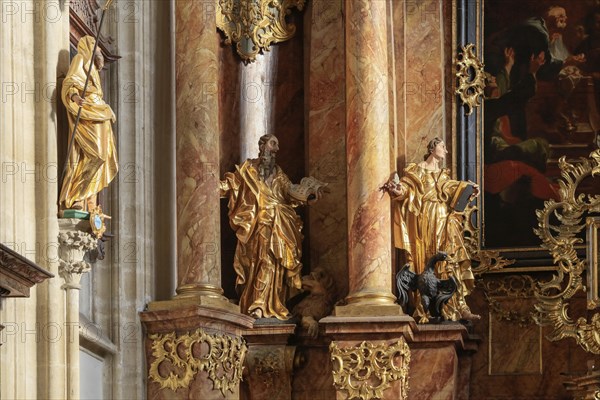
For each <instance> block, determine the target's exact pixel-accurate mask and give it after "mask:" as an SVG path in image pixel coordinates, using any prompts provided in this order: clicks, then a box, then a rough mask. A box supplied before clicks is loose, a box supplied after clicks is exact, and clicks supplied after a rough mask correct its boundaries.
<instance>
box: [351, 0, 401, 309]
mask: <svg viewBox="0 0 600 400" xmlns="http://www.w3.org/2000/svg"><path fill="white" fill-rule="evenodd" d="M345 6H346V27H345V30H346V45H345V49H346V158H347V190H348V252H349V254H348V269H349V289H350V294H349V295H348V297H347V301H348V304H349V305H352V304H356V305H371V304H379V305H392V304H393V303H394V301H395V296H394V295H393V294H392V293H391V288H392V272H391V228H390V200H389V197H388V196H387V195H383V193H382V192H381V191H379V187H380V186H381V185H383V184H384V183H385V182H386V181H387V179H388V178H389V175H390V172H391V171H390V125H389V97H388V57H387V51H388V49H387V31H386V28H387V23H386V2H384V1H367V0H346V3H345Z"/></svg>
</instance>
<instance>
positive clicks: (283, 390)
mask: <svg viewBox="0 0 600 400" xmlns="http://www.w3.org/2000/svg"><path fill="white" fill-rule="evenodd" d="M295 329H296V325H295V324H287V323H276V324H263V323H261V320H260V319H259V320H257V321H256V322H255V323H254V326H253V327H252V328H251V329H247V330H246V331H245V332H244V339H245V340H246V344H247V346H248V354H247V355H246V360H245V363H244V381H243V382H242V384H241V386H240V392H241V393H240V398H241V399H242V400H291V399H292V374H293V369H294V364H295V363H294V360H295V352H296V347H295V346H289V345H288V342H289V340H290V337H291V336H292V335H293V334H294V331H295Z"/></svg>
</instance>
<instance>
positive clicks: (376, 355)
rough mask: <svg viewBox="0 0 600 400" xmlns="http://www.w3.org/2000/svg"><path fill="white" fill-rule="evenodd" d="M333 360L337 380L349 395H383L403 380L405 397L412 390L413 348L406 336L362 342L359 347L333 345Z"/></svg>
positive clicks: (336, 384) (332, 343)
mask: <svg viewBox="0 0 600 400" xmlns="http://www.w3.org/2000/svg"><path fill="white" fill-rule="evenodd" d="M329 351H330V353H331V360H332V362H333V382H334V385H335V386H336V389H337V390H340V391H345V392H347V396H348V398H349V399H354V398H359V399H361V400H368V399H381V398H383V392H384V391H385V390H386V389H388V388H389V387H391V385H392V382H394V381H397V380H401V385H402V399H406V398H407V394H408V389H409V387H408V365H409V363H410V349H409V347H408V344H406V341H404V339H401V340H398V342H396V343H395V344H392V345H388V344H386V343H381V344H377V345H376V344H373V343H368V342H362V343H361V344H360V345H358V346H356V347H347V348H339V347H338V345H337V344H336V342H331V345H330V346H329Z"/></svg>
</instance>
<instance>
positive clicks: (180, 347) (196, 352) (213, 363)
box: [148, 329, 248, 397]
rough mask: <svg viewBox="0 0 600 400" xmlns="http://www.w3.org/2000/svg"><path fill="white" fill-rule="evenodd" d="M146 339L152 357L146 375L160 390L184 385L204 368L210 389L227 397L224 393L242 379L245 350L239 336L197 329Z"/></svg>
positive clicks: (185, 386)
mask: <svg viewBox="0 0 600 400" xmlns="http://www.w3.org/2000/svg"><path fill="white" fill-rule="evenodd" d="M149 339H150V340H152V357H153V358H154V359H153V361H152V363H151V364H150V370H149V373H148V376H149V377H150V380H152V381H154V382H157V383H158V384H159V385H160V387H161V388H162V389H165V388H166V389H170V390H177V389H179V388H187V387H189V385H190V384H191V382H192V380H193V379H194V377H195V376H196V374H197V373H198V372H199V371H206V372H207V373H208V378H209V379H210V380H211V381H212V382H213V389H214V390H220V391H221V393H222V394H223V397H226V392H227V391H229V392H232V393H233V392H234V390H235V387H236V386H237V385H238V384H239V383H240V381H241V379H242V370H243V364H244V357H245V356H246V351H247V350H248V348H247V346H246V343H245V342H244V341H243V339H242V338H238V337H231V336H228V335H222V334H210V333H207V332H206V331H204V330H203V329H197V330H196V331H194V332H192V333H187V334H182V335H177V334H176V333H175V332H170V333H154V334H151V335H149ZM203 349H206V350H203ZM201 351H202V353H200V352H201ZM167 373H168V375H166V374H167ZM165 375H166V376H165Z"/></svg>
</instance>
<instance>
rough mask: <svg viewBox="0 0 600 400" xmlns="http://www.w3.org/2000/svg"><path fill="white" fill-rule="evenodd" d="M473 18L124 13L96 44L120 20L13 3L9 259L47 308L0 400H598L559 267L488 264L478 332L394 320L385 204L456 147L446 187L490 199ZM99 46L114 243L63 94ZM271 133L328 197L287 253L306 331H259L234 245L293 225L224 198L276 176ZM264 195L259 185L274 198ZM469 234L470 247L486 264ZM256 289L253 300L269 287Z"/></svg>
mask: <svg viewBox="0 0 600 400" xmlns="http://www.w3.org/2000/svg"><path fill="white" fill-rule="evenodd" d="M467 3H470V2H463V1H439V0H424V1H419V2H414V1H408V0H406V1H405V0H401V1H380V0H360V1H359V0H344V1H331V0H309V1H304V0H290V1H285V2H275V1H266V0H253V1H250V2H236V1H230V0H219V1H217V2H214V1H211V2H207V1H196V0H194V1H191V0H169V1H137V0H135V1H119V0H116V1H114V3H112V4H110V7H108V8H107V10H106V15H105V20H104V25H103V26H102V27H101V28H100V27H99V16H100V15H101V10H102V7H103V6H104V5H106V4H107V3H106V2H105V1H104V0H71V1H69V2H64V1H61V0H47V1H44V2H39V1H34V0H26V1H18V2H11V1H3V2H2V4H1V5H0V7H1V8H0V18H2V20H3V24H2V26H1V27H0V29H1V32H2V35H1V36H0V41H1V43H2V49H3V51H4V52H5V54H7V55H8V56H7V57H3V58H2V61H0V67H1V68H0V76H1V77H2V80H1V82H2V92H1V96H2V103H1V104H2V118H0V126H1V127H2V133H1V135H0V157H1V159H0V167H1V170H0V173H1V174H0V185H1V186H0V243H2V246H3V247H2V248H1V250H2V252H1V253H0V255H1V254H4V253H5V249H4V247H6V248H8V249H9V251H6V253H10V254H11V256H13V255H15V254H16V255H21V256H25V257H27V258H29V259H31V260H32V261H33V262H35V266H32V265H30V269H31V268H32V271H34V272H32V274H30V275H27V274H20V275H19V279H21V280H23V279H24V280H26V281H28V282H30V283H32V282H35V283H36V286H35V287H33V288H31V289H28V290H30V297H29V298H28V299H12V298H8V299H3V301H2V303H1V307H0V325H2V326H3V327H4V328H3V329H2V330H1V331H0V339H1V341H0V345H1V346H0V398H7V399H12V398H48V399H98V398H107V399H109V398H110V399H132V398H136V399H144V398H147V399H191V398H201V399H207V400H209V399H211V400H212V399H235V400H246V399H265V400H266V399H277V400H302V399H307V400H308V399H319V400H321V399H322V400H330V399H340V400H341V399H394V400H396V399H410V400H418V399H439V400H446V399H448V400H450V399H453V400H469V399H471V400H479V399H497V400H500V399H502V400H508V399H512V400H525V399H544V400H563V399H570V398H574V397H575V396H580V397H581V396H585V395H587V396H589V395H592V394H593V393H594V392H595V391H596V390H597V389H600V388H596V386H597V379H596V378H597V372H596V371H595V369H594V368H595V367H593V366H594V365H598V364H597V362H595V360H596V356H595V355H593V354H590V353H589V352H586V351H584V350H583V349H582V348H580V347H579V346H578V345H577V344H576V343H575V341H572V340H569V339H567V340H562V341H555V342H551V341H549V340H547V339H546V336H548V335H549V334H550V333H551V332H552V328H551V327H541V326H539V325H538V324H537V323H536V315H535V312H534V310H535V306H536V304H537V303H536V302H537V298H536V288H537V287H538V282H540V281H547V280H548V279H550V277H551V274H552V273H553V272H555V271H556V266H554V265H551V262H549V263H548V264H543V263H542V262H541V261H539V259H526V260H520V263H519V264H517V265H512V268H508V266H506V268H504V267H503V266H502V265H500V266H499V267H497V268H495V269H494V268H491V269H490V268H488V269H487V270H486V269H485V268H482V267H481V265H484V264H485V263H486V262H488V261H489V259H492V258H494V257H496V256H498V254H496V253H481V255H475V253H473V254H471V255H470V256H472V257H473V258H472V261H473V271H474V272H475V276H474V277H475V281H474V283H475V286H474V288H470V294H469V295H468V296H467V297H466V301H467V303H468V305H469V307H470V310H471V312H472V315H471V316H479V315H480V316H481V319H479V320H478V319H473V320H470V321H467V320H464V319H463V320H457V321H436V322H437V323H433V322H434V321H431V323H419V322H421V321H417V320H415V318H413V314H412V313H407V312H406V310H403V308H402V307H401V306H400V304H398V300H397V297H398V290H397V282H396V273H397V272H398V271H399V270H400V268H402V266H403V265H404V263H405V262H406V261H407V260H406V259H405V258H406V254H404V253H402V252H401V251H399V250H397V249H396V247H398V246H395V245H394V236H393V235H394V233H393V232H394V229H393V225H394V213H393V211H392V207H393V204H392V201H393V199H392V198H391V196H389V195H388V194H386V192H385V190H382V187H383V186H384V185H385V184H386V182H389V181H390V179H393V174H394V172H396V171H398V173H399V174H400V175H402V171H403V170H404V169H405V167H406V166H407V165H409V164H411V163H419V162H421V161H423V158H422V156H423V152H424V149H425V148H426V147H427V144H428V143H429V141H430V140H431V139H433V138H434V137H440V138H441V139H442V141H443V143H444V144H445V146H446V147H447V151H448V153H447V156H446V158H445V162H444V163H442V164H441V165H440V167H443V168H446V169H447V177H448V179H451V180H454V181H464V182H467V181H469V180H472V179H473V180H476V181H477V182H475V183H477V184H479V185H480V187H481V190H482V191H484V190H485V185H484V184H483V182H481V180H482V179H483V176H482V172H481V171H482V170H483V166H482V165H481V164H480V161H481V160H480V159H476V158H473V157H475V156H474V155H473V153H469V149H475V150H477V149H480V147H478V146H481V144H482V143H483V139H482V137H481V134H482V132H481V128H482V121H483V119H482V118H483V117H482V115H480V116H479V117H477V118H479V119H476V118H475V115H473V117H466V116H465V109H464V107H463V102H462V100H461V99H460V98H459V97H458V96H457V95H456V90H457V86H458V83H457V75H456V74H457V69H459V68H460V66H459V65H458V64H457V58H459V57H458V54H459V53H460V52H461V51H462V50H461V45H463V44H466V42H468V41H473V42H477V43H476V44H477V45H478V46H480V47H479V48H481V43H480V41H479V39H477V38H476V37H475V35H472V36H469V35H468V34H466V33H465V32H474V29H479V25H478V24H476V23H474V21H473V20H472V19H477V18H479V17H477V16H476V15H474V14H472V13H471V12H472V9H471V8H469V7H480V5H481V4H480V3H481V2H473V4H474V5H471V6H470V5H469V4H467ZM241 4H244V7H248V8H244V7H242V6H241ZM544 4H545V3H544ZM549 5H550V4H549ZM284 7H287V8H284ZM476 9H477V10H479V11H481V13H483V11H482V9H480V8H476ZM469 10H471V11H469ZM578 12H580V13H583V11H582V10H578ZM477 21H479V20H477ZM479 22H481V21H479ZM469 24H472V26H473V27H475V28H473V27H471V28H468V26H471V25H469ZM258 25H260V28H257V26H258ZM465 26H466V27H467V28H468V29H467V28H465V29H464V31H462V30H461V29H462V28H460V27H465ZM459 28H460V29H459ZM98 30H100V34H99V35H97V33H98ZM86 35H90V36H97V37H98V47H99V48H100V51H101V53H102V57H103V59H104V60H105V65H104V67H103V68H101V70H100V71H98V74H99V76H100V79H101V82H102V89H103V93H104V97H103V101H105V102H106V104H108V105H110V107H111V108H112V110H114V113H115V115H116V116H117V119H116V121H117V122H116V123H115V124H114V125H113V131H114V136H115V145H116V152H117V154H118V164H119V172H118V174H117V175H116V176H115V177H114V179H113V181H112V182H111V183H110V185H108V187H107V188H106V189H104V190H103V191H102V192H100V194H99V196H98V203H99V204H100V205H101V206H102V210H103V213H105V214H106V215H110V219H108V218H107V219H104V220H102V228H103V229H104V228H105V229H106V230H105V231H104V230H103V232H100V233H98V231H96V230H95V229H94V226H93V222H94V219H93V218H92V225H90V221H89V220H88V219H89V216H87V219H86V216H82V215H79V214H77V215H74V214H73V215H71V214H69V215H67V216H65V215H64V214H61V213H60V212H59V211H60V208H59V194H60V193H59V185H60V183H59V182H58V181H59V180H60V170H61V168H62V165H63V163H64V162H65V159H66V158H67V154H66V152H67V151H66V149H67V144H68V139H69V122H68V120H67V114H66V110H65V109H64V106H63V105H62V101H61V99H60V97H61V96H60V93H61V85H62V81H63V80H64V78H65V76H66V75H67V72H68V69H69V64H70V60H71V58H72V57H73V56H74V55H75V54H76V51H75V49H76V46H77V43H78V41H79V40H80V39H81V38H82V37H85V36H86ZM588 81H590V82H591V80H587V81H586V82H588ZM590 90H591V89H590ZM586 93H588V92H586ZM473 109H474V110H475V112H474V114H477V113H478V112H480V111H479V110H481V108H477V106H476V105H473ZM478 121H479V122H478ZM591 125H593V124H591ZM591 125H590V126H591ZM586 126H587V125H586ZM586 129H587V128H586ZM590 129H592V128H590ZM264 135H274V137H276V138H277V139H278V143H277V150H276V151H273V152H274V153H276V164H277V165H278V168H280V169H281V171H283V172H284V173H285V176H286V177H288V178H289V180H290V182H291V183H293V184H298V183H300V181H301V179H302V178H304V177H313V178H314V179H315V180H316V181H318V182H322V183H326V186H324V187H326V189H327V190H326V191H324V192H323V193H319V194H318V199H312V198H311V199H310V201H308V199H306V201H297V199H290V198H286V202H287V203H286V207H287V206H288V205H289V207H290V208H291V207H293V212H289V210H286V213H287V214H286V216H287V217H289V221H294V223H293V224H292V223H289V224H287V222H286V228H290V226H292V225H293V229H296V228H297V229H298V231H293V232H294V233H297V236H296V237H295V239H298V242H299V243H300V244H299V246H298V248H297V249H294V250H295V251H296V252H295V253H294V254H293V257H292V256H291V255H290V254H291V253H286V251H287V250H289V249H288V248H285V249H283V248H275V247H276V246H273V248H271V249H269V250H270V251H273V252H279V253H278V254H280V255H281V254H285V255H287V256H288V257H287V258H286V262H287V264H286V265H287V266H289V265H291V264H290V263H292V264H293V263H295V264H294V265H293V267H295V268H288V269H285V271H284V269H281V271H284V272H283V273H284V274H287V275H284V276H283V278H281V277H280V278H281V280H279V281H278V280H276V279H273V280H272V281H273V282H282V285H287V288H289V289H290V293H285V294H281V298H280V300H281V301H282V302H283V303H285V308H286V309H287V310H288V311H289V313H290V314H291V316H292V318H289V319H287V318H277V317H275V318H262V315H260V313H258V314H257V313H252V312H246V311H247V310H244V309H243V308H242V309H241V308H240V292H239V291H236V288H237V289H239V287H240V286H242V287H243V284H244V282H243V279H240V274H239V273H236V268H237V267H238V266H239V265H240V261H239V257H240V254H236V251H241V250H239V249H240V248H243V249H246V248H245V247H243V246H242V247H239V246H238V241H239V240H240V236H241V235H237V236H236V234H237V233H238V232H237V231H235V230H234V229H236V227H239V226H240V225H242V224H244V223H245V222H246V221H247V220H245V219H244V218H247V214H252V213H256V212H262V213H264V215H262V217H264V218H262V219H260V218H256V219H252V221H255V220H256V221H260V222H262V223H263V224H265V226H266V224H267V223H270V221H271V220H272V219H274V218H275V215H277V214H276V211H274V209H275V208H277V207H278V206H279V205H278V204H274V205H273V204H270V203H269V204H267V203H268V202H265V201H264V199H262V198H261V197H260V196H259V195H256V198H257V200H256V203H257V204H256V205H249V206H248V213H246V214H244V215H241V216H240V215H237V214H235V215H234V214H231V213H230V209H229V204H230V203H229V200H230V199H229V198H227V199H226V198H222V197H221V195H224V193H223V192H224V191H225V192H227V195H231V192H232V191H233V192H235V190H237V189H236V188H234V187H231V186H230V187H227V188H224V186H223V183H222V182H223V180H224V179H225V178H224V177H225V176H226V174H227V173H231V172H234V171H239V166H241V165H243V164H244V162H246V160H248V159H256V160H261V156H262V154H261V150H260V149H259V140H260V138H261V137H263V136H264ZM269 137H271V136H269ZM270 146H275V145H274V144H271V145H270ZM273 149H274V147H272V148H271V150H273ZM471 161H473V164H472V165H471V164H470V163H471ZM265 162H266V161H265ZM253 165H255V166H257V171H258V172H257V174H258V175H260V174H263V172H264V171H267V170H268V169H265V170H261V169H260V167H258V166H260V162H259V161H256V162H255V163H254V164H253ZM552 165H554V164H552ZM470 170H473V171H475V173H473V174H470V172H469V171H470ZM269 171H272V170H268V171H267V172H269ZM435 171H436V172H437V173H438V175H439V174H440V172H439V171H441V169H440V170H437V169H436V170H435ZM478 171H479V172H478ZM248 173H252V172H248ZM264 173H265V175H264V177H263V176H262V175H261V176H260V179H257V180H256V182H259V184H264V185H267V186H268V185H270V183H268V182H269V177H271V179H274V178H273V177H272V176H271V175H269V174H268V173H266V172H264ZM478 174H479V175H478ZM258 175H257V176H258ZM434 175H435V174H434ZM261 179H262V180H261ZM281 179H283V178H281ZM438 179H439V176H438ZM271 182H272V181H271ZM437 183H440V182H437V181H436V182H435V184H437ZM440 184H441V183H440ZM433 186H435V185H433ZM224 189H227V190H224ZM252 189H253V188H252V186H251V185H249V188H248V190H252ZM258 192H259V191H258V190H257V191H256V193H258ZM256 193H255V194H256ZM282 193H283V195H287V194H289V193H288V192H285V191H283V192H282ZM314 195H315V197H317V196H316V195H317V193H316V192H315V193H314ZM482 197H483V195H480V196H479V197H478V198H477V197H476V196H475V197H474V198H475V200H473V199H471V201H472V206H473V207H481V205H482V200H481V199H482ZM313 200H316V201H315V202H314V203H313ZM308 204H310V205H308ZM261 207H262V208H261ZM279 211H280V210H279ZM461 212H462V211H461ZM468 212H476V211H473V209H472V208H470V209H469V211H468ZM270 213H271V214H270ZM267 214H268V215H267ZM102 215H104V214H102ZM461 215H462V214H461ZM465 215H467V217H466V218H467V219H466V222H465V230H464V234H465V247H466V248H467V249H468V250H469V251H471V250H474V249H475V250H477V249H476V247H477V244H473V243H474V241H475V242H476V241H477V240H479V237H480V236H479V233H480V231H478V230H477V229H476V228H472V227H469V224H468V222H469V221H470V220H469V219H468V218H470V217H471V216H472V215H474V214H465ZM296 217H297V219H295V218H296ZM236 218H237V219H236ZM232 219H235V221H232ZM475 219H476V218H475V217H474V220H475ZM286 221H288V220H286ZM260 222H259V223H260ZM300 225H301V226H302V228H301V230H300V228H299V226H300ZM272 226H275V225H272ZM272 226H271V225H269V226H268V227H262V228H264V229H263V230H260V231H259V230H257V231H259V232H271V231H270V230H269V229H273V228H272ZM232 228H233V229H232ZM248 229H249V230H250V228H248ZM290 229H292V228H290ZM279 233H281V232H279ZM283 234H285V232H284V233H283ZM283 234H282V235H283ZM262 239H265V240H267V239H269V240H270V237H269V238H262ZM290 242H292V241H290ZM290 242H286V243H290ZM405 247H406V248H408V247H409V246H408V245H407V246H405ZM248 248H250V246H248ZM539 251H540V252H542V251H543V250H539ZM296 256H297V258H298V260H296V258H295V257H296ZM451 256H452V255H451ZM485 257H488V258H489V259H487V260H486V259H485ZM498 257H499V256H498ZM450 258H451V257H450ZM248 259H250V258H248ZM2 260H3V258H1V257H0V266H1V267H3V268H4V262H3V261H2ZM259 260H260V258H259ZM544 260H546V259H544ZM449 262H450V261H449ZM506 263H507V264H508V263H509V262H508V261H506ZM267 264H268V265H271V264H273V263H267ZM440 265H441V264H440ZM253 266H254V265H253ZM38 268H39V269H38ZM257 268H258V267H257ZM291 270H293V271H294V275H293V276H292V274H291V273H288V272H287V271H291ZM45 271H47V272H45ZM273 271H276V269H273ZM273 271H272V270H270V269H269V270H267V271H266V272H265V274H267V273H275V272H273ZM296 272H297V274H296ZM446 272H447V271H442V272H441V273H442V274H446ZM436 274H438V276H440V271H439V270H436ZM450 275H451V274H450ZM46 278H47V279H46ZM259 278H261V276H260V274H257V279H256V281H255V282H253V284H254V285H255V286H253V287H252V288H250V289H247V288H246V289H245V290H257V291H259V290H262V289H264V288H263V287H262V286H261V284H263V283H264V282H265V281H264V280H261V279H259ZM440 278H441V276H440ZM443 278H444V279H446V278H448V277H447V276H444V277H443ZM309 280H310V282H308V281H309ZM0 286H2V285H0ZM2 287H4V286H2ZM275 289H276V290H274V292H275V293H277V294H278V295H279V294H280V293H283V292H280V291H278V290H279V289H281V288H280V287H276V288H275ZM294 289H297V290H294ZM471 289H472V290H471ZM302 291H305V293H304V296H306V294H307V293H308V292H310V295H309V297H304V298H302V297H294V295H299V296H302V293H301V292H302ZM3 293H4V291H2V290H1V289H0V295H3ZM324 293H326V294H327V295H328V296H323V294H324ZM313 295H314V296H313ZM319 295H320V296H321V297H319ZM310 296H312V297H310ZM304 300H306V301H308V302H310V301H314V304H313V303H310V304H307V303H304V306H305V307H297V306H298V304H301V302H302V301H304ZM571 304H572V305H573V306H574V307H580V306H581V307H585V298H584V297H583V296H581V297H577V296H576V297H575V298H573V299H572V301H571ZM313 306H314V307H313ZM457 319H459V318H457ZM588 361H589V362H588ZM588 365H589V366H590V367H589V368H587V367H586V366H588ZM595 385H596V386H595Z"/></svg>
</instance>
